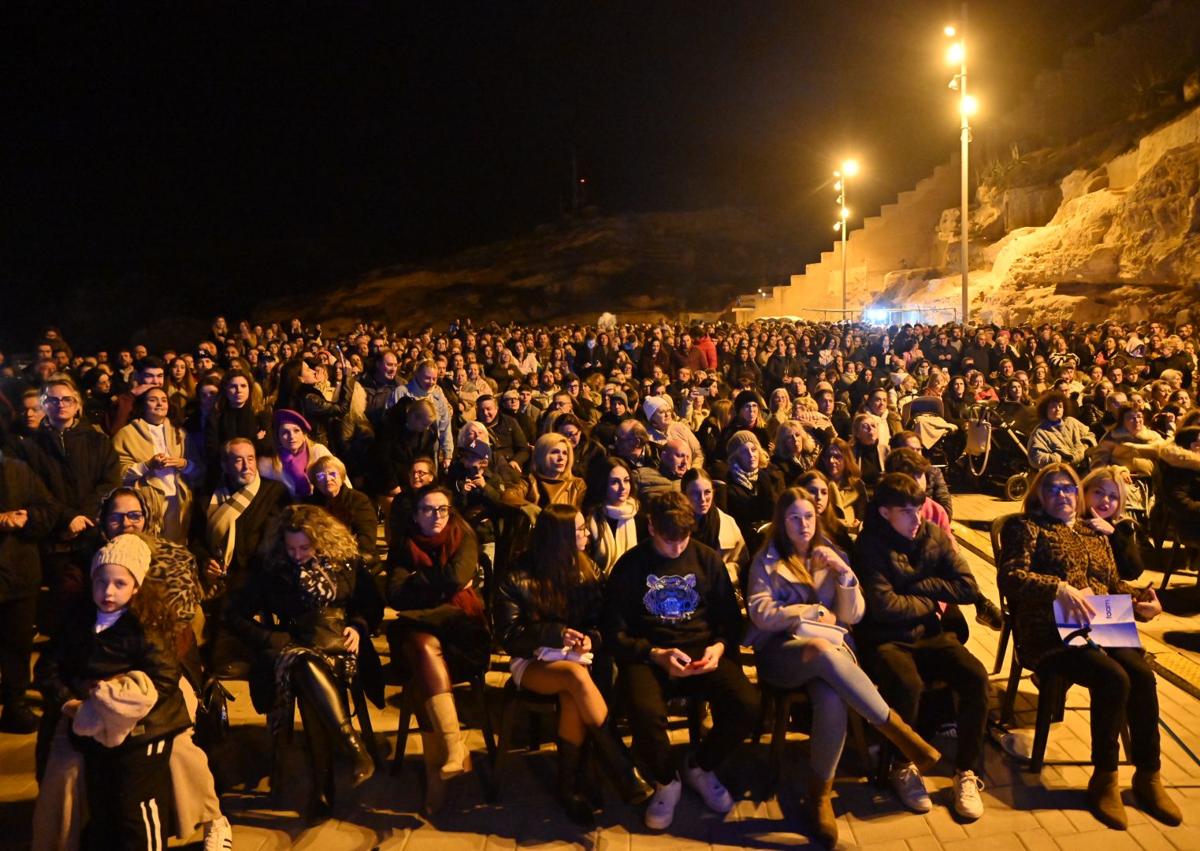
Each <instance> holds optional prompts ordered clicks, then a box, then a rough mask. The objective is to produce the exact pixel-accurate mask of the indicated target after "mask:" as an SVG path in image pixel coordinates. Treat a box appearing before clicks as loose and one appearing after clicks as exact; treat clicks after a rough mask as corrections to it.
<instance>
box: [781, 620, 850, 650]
mask: <svg viewBox="0 0 1200 851" xmlns="http://www.w3.org/2000/svg"><path fill="white" fill-rule="evenodd" d="M847 632H849V630H848V629H846V628H845V627H844V626H838V625H837V624H835V623H821V622H820V621H810V620H802V621H800V624H799V625H798V626H797V627H796V629H795V631H793V632H792V635H794V636H795V637H796V638H820V639H823V640H825V641H828V642H829V643H830V644H832V645H833V646H834V647H841V646H842V645H843V644H845V643H846V633H847Z"/></svg>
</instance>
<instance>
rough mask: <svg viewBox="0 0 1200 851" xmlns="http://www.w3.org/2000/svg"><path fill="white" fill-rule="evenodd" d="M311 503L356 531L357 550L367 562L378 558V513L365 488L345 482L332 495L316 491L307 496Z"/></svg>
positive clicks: (307, 500)
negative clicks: (350, 485)
mask: <svg viewBox="0 0 1200 851" xmlns="http://www.w3.org/2000/svg"><path fill="white" fill-rule="evenodd" d="M304 501H305V502H306V503H308V504H309V505H319V506H320V507H321V508H324V509H325V510H326V511H328V512H329V513H330V514H332V515H333V516H334V517H336V518H337V519H338V520H340V521H341V522H342V525H343V526H345V527H346V528H347V529H349V530H350V532H351V533H352V534H353V535H354V540H355V541H356V542H357V543H358V554H359V555H360V556H362V560H363V561H364V562H365V563H366V564H367V565H368V566H370V565H372V564H374V563H375V562H377V561H378V560H379V558H378V556H377V555H376V553H375V542H376V540H378V537H379V517H378V516H377V515H376V514H375V505H374V503H372V502H371V497H369V496H367V495H366V494H365V493H363V492H362V491H357V490H354V488H349V487H346V486H345V485H343V486H342V489H341V490H340V491H338V495H337V496H335V497H334V498H333V499H330V498H329V497H327V496H325V495H324V494H322V493H320V492H318V491H313V492H312V494H311V495H309V496H308V497H307V498H306V499H305V500H304Z"/></svg>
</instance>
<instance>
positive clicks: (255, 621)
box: [225, 505, 383, 811]
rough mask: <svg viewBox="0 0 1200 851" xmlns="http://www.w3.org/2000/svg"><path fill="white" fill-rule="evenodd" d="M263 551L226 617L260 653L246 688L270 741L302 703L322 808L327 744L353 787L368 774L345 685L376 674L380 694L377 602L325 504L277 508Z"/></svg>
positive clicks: (372, 687) (349, 539)
mask: <svg viewBox="0 0 1200 851" xmlns="http://www.w3.org/2000/svg"><path fill="white" fill-rule="evenodd" d="M262 552H263V556H264V559H263V565H262V567H261V568H260V569H259V570H256V571H254V572H253V573H252V574H251V575H250V578H249V579H248V581H247V582H246V584H245V585H243V586H242V587H241V588H240V589H238V590H237V591H235V592H234V595H233V598H232V600H231V601H230V605H229V606H228V607H227V608H226V612H225V621H226V623H227V625H228V626H229V629H230V630H231V631H232V632H233V633H234V634H235V635H237V636H238V638H240V639H241V640H242V641H243V642H244V643H245V644H246V646H247V647H251V648H254V649H255V650H256V651H257V658H256V660H255V664H254V665H253V667H252V669H251V674H250V696H251V699H252V700H253V701H254V706H255V708H256V709H258V710H259V711H260V712H262V711H265V712H266V714H267V721H268V726H269V728H270V731H271V733H272V735H273V736H275V738H276V742H277V743H278V742H279V740H280V738H281V737H286V736H287V735H288V734H289V733H290V730H291V725H292V717H293V714H294V712H295V704H296V703H297V702H299V705H300V717H301V719H302V721H303V723H304V729H305V731H306V733H307V735H308V736H309V744H310V748H311V753H312V759H313V778H314V783H313V797H312V801H311V805H312V807H313V809H314V810H315V811H320V810H321V809H323V808H324V807H325V806H327V805H328V804H329V803H331V802H330V801H328V800H326V799H324V796H325V795H326V794H327V790H326V789H324V788H322V784H321V783H320V782H319V781H318V780H317V778H321V777H329V776H331V775H330V773H329V771H330V766H329V764H328V754H329V751H330V750H331V749H337V750H339V751H341V752H342V753H343V754H344V755H346V756H347V757H349V758H350V759H351V761H352V762H353V771H354V785H355V786H359V785H361V784H363V783H365V782H366V781H367V779H369V778H370V777H371V775H372V774H373V773H374V772H375V763H374V761H373V760H372V758H371V754H370V753H369V752H368V751H367V747H366V744H365V743H364V742H363V740H362V737H361V736H360V735H359V733H358V731H357V730H355V729H354V723H353V722H352V721H351V719H350V713H349V712H348V710H347V707H346V698H345V692H346V689H347V688H349V687H350V685H351V684H352V683H353V681H354V679H355V677H360V676H361V677H365V678H370V677H371V676H374V682H367V681H364V686H365V687H367V691H368V692H371V691H377V692H378V693H380V695H381V694H382V688H383V682H382V670H381V669H380V668H379V666H378V660H377V659H374V660H373V662H374V664H371V662H372V659H371V657H370V656H369V655H367V654H371V653H373V648H372V647H371V642H370V636H371V633H372V632H373V631H374V629H375V627H376V626H378V624H379V622H380V620H381V619H382V617H383V606H382V602H381V601H380V600H379V597H378V594H377V593H376V591H375V586H374V584H373V583H372V582H371V581H370V579H369V578H368V577H367V576H366V573H365V571H363V569H362V560H361V559H360V558H359V556H358V547H357V546H356V545H355V543H354V537H353V536H352V535H351V534H350V531H349V530H348V529H347V528H346V527H345V526H343V525H342V524H341V523H339V522H338V521H337V520H335V519H334V518H333V516H332V515H331V514H329V512H327V511H325V510H324V509H322V508H318V507H317V506H315V505H289V506H287V507H286V508H284V509H283V511H282V512H281V513H280V514H279V515H278V516H277V517H276V518H275V519H274V520H273V521H272V522H271V525H270V527H268V529H267V532H266V534H265V535H264V536H263V544H262ZM263 615H266V616H267V620H266V621H263V620H261V619H260V616H263ZM272 619H273V622H274V625H271V624H272ZM381 703H382V701H381ZM276 765H277V767H278V763H277V764H276ZM276 780H278V775H276V776H275V777H274V778H273V782H275V781H276Z"/></svg>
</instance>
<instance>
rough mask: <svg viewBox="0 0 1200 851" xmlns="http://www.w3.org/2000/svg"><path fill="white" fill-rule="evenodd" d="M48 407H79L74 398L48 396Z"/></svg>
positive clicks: (46, 402) (46, 400) (46, 401)
mask: <svg viewBox="0 0 1200 851" xmlns="http://www.w3.org/2000/svg"><path fill="white" fill-rule="evenodd" d="M45 404H47V405H58V406H60V407H63V408H69V407H71V406H72V405H78V404H79V403H78V402H77V401H76V400H75V397H74V396H47V397H46V399H45Z"/></svg>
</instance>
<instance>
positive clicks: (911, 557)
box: [853, 473, 988, 819]
mask: <svg viewBox="0 0 1200 851" xmlns="http://www.w3.org/2000/svg"><path fill="white" fill-rule="evenodd" d="M924 503H925V491H923V490H922V489H921V488H920V487H919V486H918V485H917V483H916V481H914V480H913V478H912V477H911V476H906V475H904V474H903V473H888V474H886V475H884V476H883V478H881V479H880V480H879V486H878V487H877V488H876V489H875V498H874V500H873V501H872V503H871V506H870V509H869V511H868V513H867V518H866V521H865V522H864V524H863V530H862V532H861V533H860V534H859V536H858V541H857V545H856V546H855V550H854V560H853V565H854V572H855V573H856V574H857V575H858V578H859V581H860V582H861V583H862V586H863V594H864V596H865V597H866V600H867V614H866V616H865V617H864V618H863V620H862V621H861V622H860V623H859V624H858V626H857V627H855V630H854V633H855V637H856V639H857V640H858V645H859V650H860V653H861V658H862V660H863V667H864V668H866V670H867V671H868V672H869V673H870V674H871V676H872V677H873V678H874V679H875V682H876V683H877V684H878V685H879V692H880V694H882V695H883V697H884V699H885V700H887V702H888V705H889V706H891V707H893V708H894V709H895V711H896V712H897V713H898V714H899V715H900V716H901V717H902V718H904V720H905V721H907V722H908V723H909V724H915V723H916V721H917V707H918V704H919V702H920V698H921V693H922V692H923V691H924V690H925V684H926V682H928V681H930V680H940V681H941V682H944V683H946V684H947V685H948V686H949V687H950V688H951V689H952V690H953V691H954V693H955V695H956V696H957V697H958V719H957V720H958V753H957V754H956V756H955V774H954V809H955V811H956V812H957V813H958V814H959V815H960V816H962V817H963V818H966V819H977V818H979V817H980V816H981V815H982V814H983V799H982V798H981V797H980V795H979V792H980V790H981V788H982V782H981V781H980V780H979V778H978V777H977V776H976V774H975V771H974V768H975V765H976V763H977V761H978V759H979V752H980V749H981V748H982V746H983V736H984V732H985V729H986V726H987V707H988V691H987V689H988V675H987V671H986V670H985V669H984V667H983V665H982V664H981V663H980V662H979V660H978V659H976V658H975V657H974V656H972V655H971V652H970V651H969V650H967V648H965V647H963V645H962V642H961V641H959V639H958V637H957V636H956V635H955V634H954V633H953V632H952V631H950V629H949V628H945V629H943V622H942V619H943V615H944V613H945V611H946V607H947V604H949V603H973V602H975V600H977V599H978V597H979V586H978V585H977V584H976V582H975V577H974V576H972V575H971V570H970V568H969V567H968V566H967V562H966V560H965V559H964V558H963V557H962V555H961V554H960V553H959V552H958V551H956V550H955V548H954V547H953V545H952V544H951V543H950V541H949V539H948V538H947V537H946V533H945V532H943V531H942V530H941V529H939V528H938V527H937V526H936V525H935V524H933V523H930V522H929V521H927V520H923V519H921V514H920V511H921V506H922V505H924ZM891 781H892V786H893V788H895V790H896V793H897V794H898V795H899V797H900V800H901V801H903V803H904V804H905V806H907V807H909V808H910V809H912V810H914V811H916V812H929V810H930V809H931V808H932V806H933V805H932V803H931V802H930V800H929V793H928V792H926V790H925V783H924V781H923V780H922V779H921V775H920V772H918V771H917V768H916V766H914V765H913V764H912V763H908V762H905V763H901V764H899V765H897V766H895V767H894V768H893V769H892V772H891Z"/></svg>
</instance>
